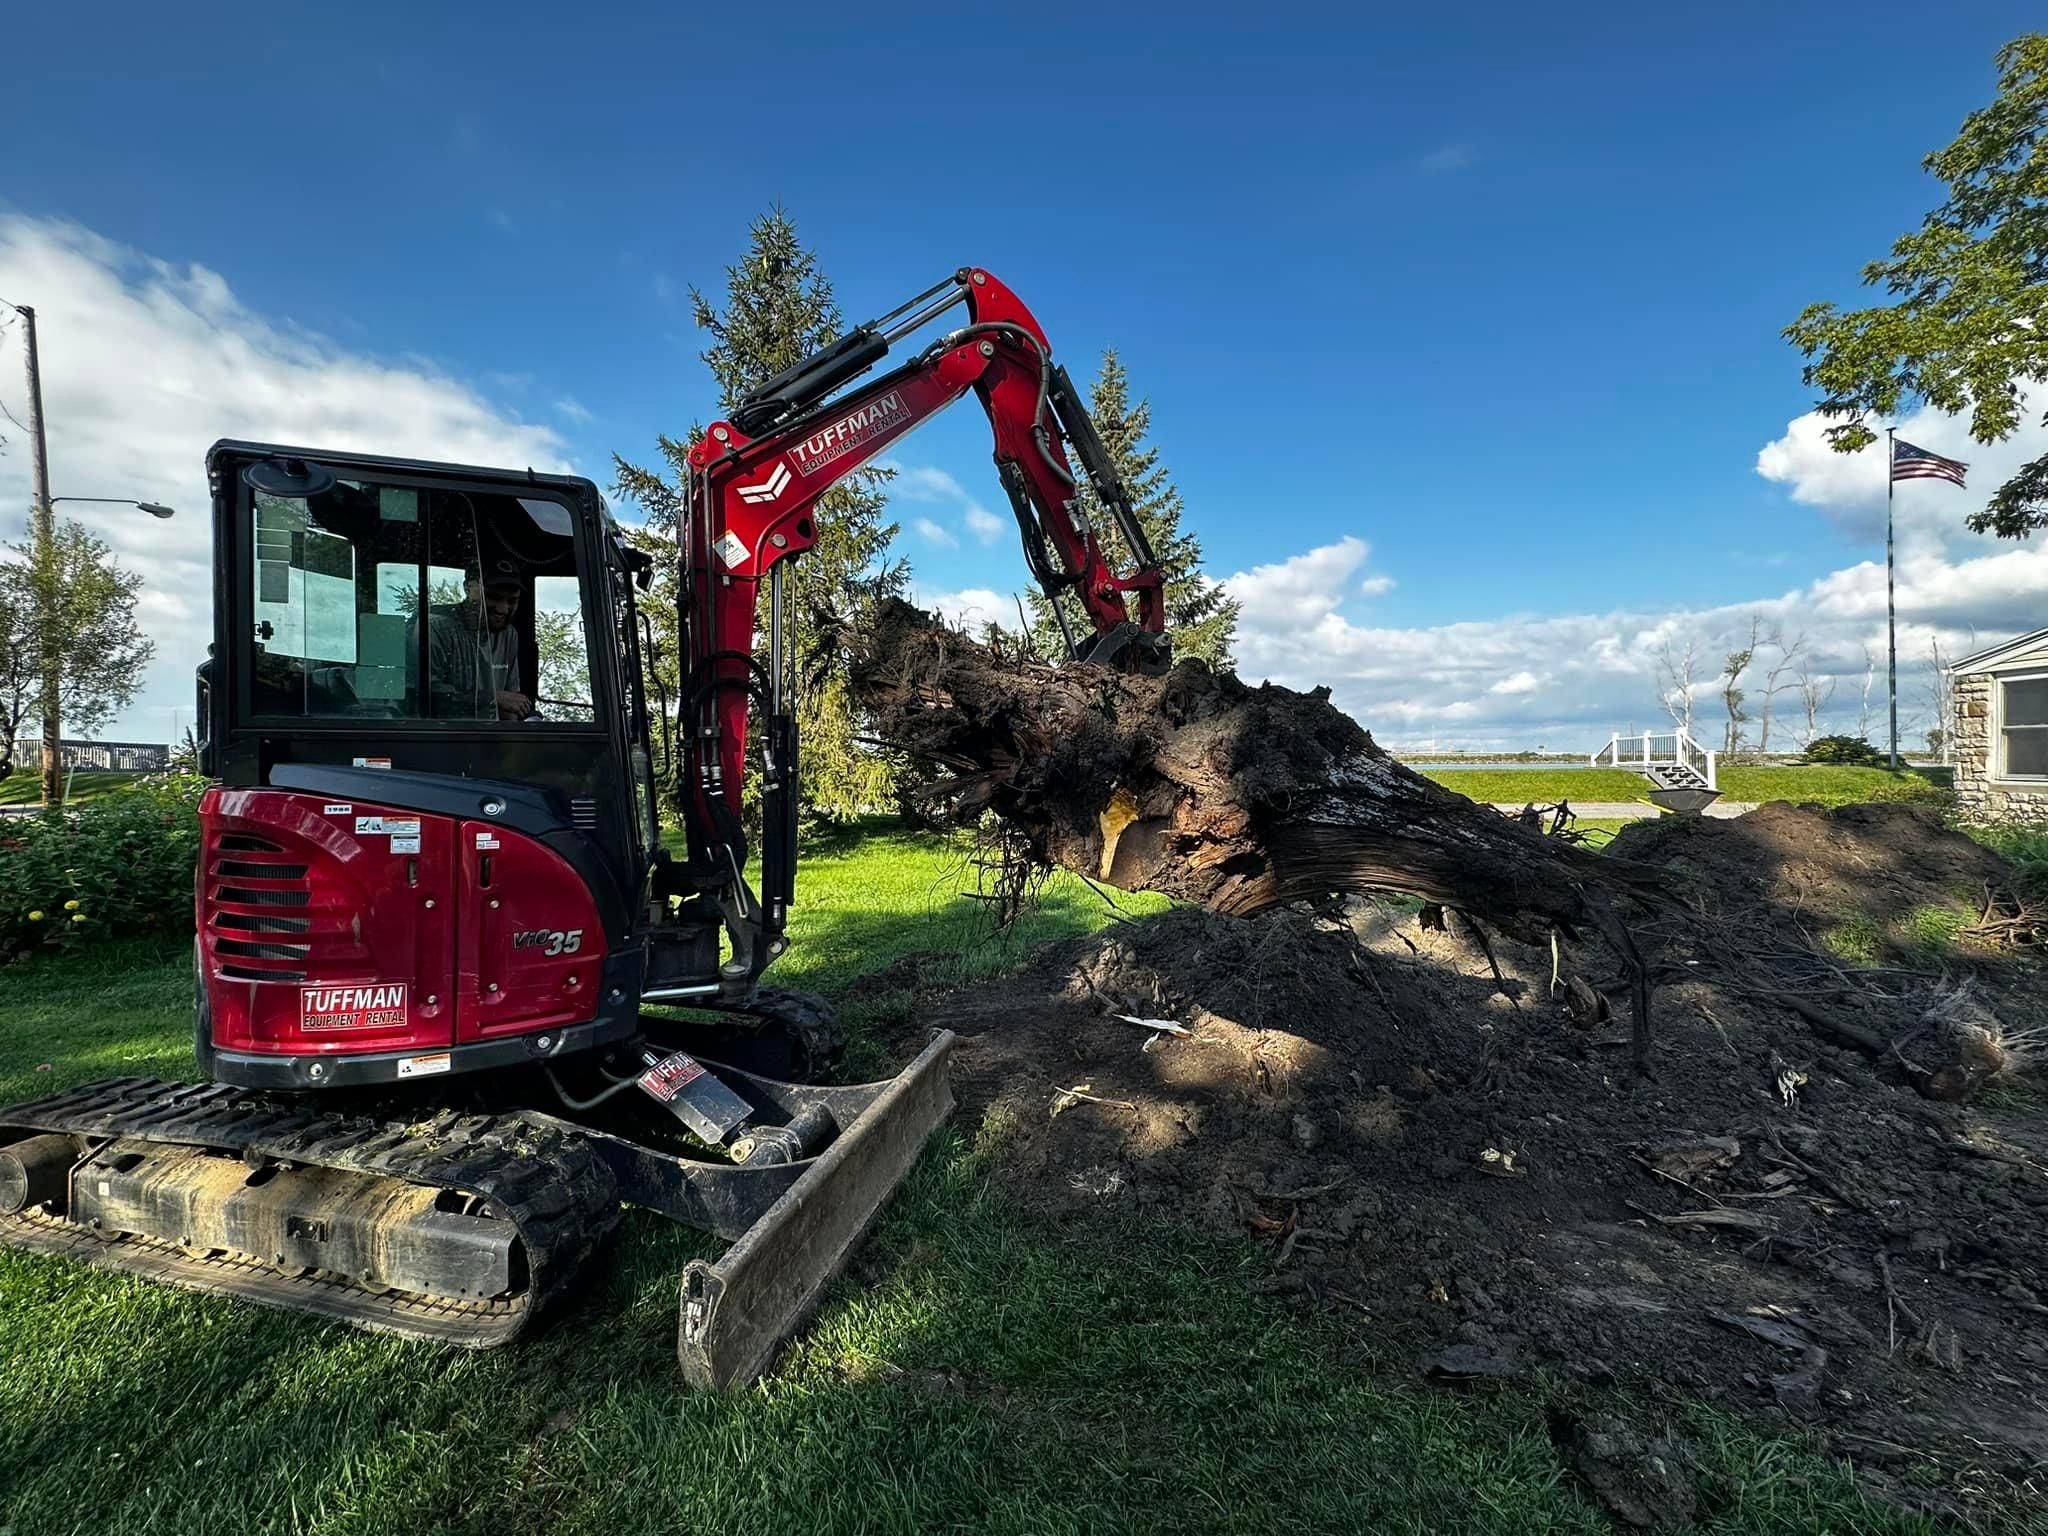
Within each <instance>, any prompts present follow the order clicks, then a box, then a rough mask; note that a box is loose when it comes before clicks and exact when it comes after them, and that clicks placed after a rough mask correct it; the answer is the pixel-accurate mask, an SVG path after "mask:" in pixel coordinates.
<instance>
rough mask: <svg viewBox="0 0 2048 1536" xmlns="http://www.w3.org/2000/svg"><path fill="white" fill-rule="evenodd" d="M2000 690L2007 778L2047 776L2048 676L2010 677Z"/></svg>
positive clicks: (2001, 726) (2001, 734)
mask: <svg viewBox="0 0 2048 1536" xmlns="http://www.w3.org/2000/svg"><path fill="white" fill-rule="evenodd" d="M1998 692H1999V699H1998V723H1999V736H2000V737H2001V739H2002V750H2003V752H2004V756H2005V768H2004V777H2006V778H2008V779H2048V676H2042V677H2009V678H2006V679H2004V680H2003V681H2001V682H2000V683H1999V685H1998Z"/></svg>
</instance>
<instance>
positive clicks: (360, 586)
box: [245, 480, 596, 726]
mask: <svg viewBox="0 0 2048 1536" xmlns="http://www.w3.org/2000/svg"><path fill="white" fill-rule="evenodd" d="M246 507H247V516H248V518H249V529H250V535H251V540H250V542H251V550H252V554H253V557H254V558H253V564H252V569H251V573H250V579H251V582H252V583H253V590H252V592H251V594H250V595H251V599H252V603H251V623H250V626H249V629H248V633H247V639H246V641H245V643H246V644H248V645H249V646H250V647H251V654H250V665H249V667H248V675H249V677H250V689H251V707H252V709H253V711H254V713H255V714H257V715H263V716H278V715H283V716H299V717H343V718H353V719H363V720H416V721H443V722H461V723H465V724H468V725H472V726H474V725H477V724H504V725H515V724H523V723H529V722H533V721H549V720H555V721H572V722H573V721H590V720H594V719H595V718H596V716H595V711H594V710H593V709H592V708H591V705H590V682H589V673H590V668H589V654H588V651H587V649H586V641H585V634H584V626H583V621H582V611H581V605H580V603H579V602H578V599H577V581H576V574H575V573H576V562H575V548H574V543H573V528H574V526H575V524H574V519H573V517H572V516H571V513H570V509H569V508H568V507H566V506H564V505H562V504H561V503H559V502H555V501H551V500H547V499H545V498H539V497H531V496H522V497H514V496H508V495H502V494H491V493H488V492H468V491H462V490H457V489H454V488H452V487H443V486H432V487H419V486H406V485H387V484H379V483H376V482H373V481H365V480H344V481H341V482H339V483H338V484H336V485H335V487H334V488H333V490H331V491H327V492H323V493H321V494H319V495H316V496H313V497H310V498H302V499H301V498H288V497H278V496H272V495H268V494H265V493H262V492H253V493H250V494H249V496H248V500H247V503H246Z"/></svg>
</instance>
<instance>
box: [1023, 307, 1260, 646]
mask: <svg viewBox="0 0 2048 1536" xmlns="http://www.w3.org/2000/svg"><path fill="white" fill-rule="evenodd" d="M1088 414H1089V415H1090V416H1091V417H1093V418H1094V421H1095V430H1096V431H1097V432H1098V433H1099V434H1100V435H1101V437H1102V442H1103V446H1104V447H1106V448H1107V449H1108V450H1109V457H1110V462H1111V463H1112V464H1114V465H1115V466H1116V472H1117V475H1118V476H1119V477H1120V478H1121V479H1122V481H1123V483H1124V489H1125V490H1127V491H1128V492H1129V493H1130V497H1131V506H1132V508H1133V509H1134V510H1135V511H1136V512H1137V514H1138V526H1139V527H1141V528H1143V529H1144V531H1145V537H1146V538H1147V539H1148V540H1149V541H1150V542H1151V545H1152V553H1153V555H1154V556H1155V557H1156V558H1157V559H1158V561H1159V569H1160V571H1161V572H1162V573H1163V574H1164V576H1165V578H1166V628H1167V632H1168V634H1170V635H1171V636H1172V637H1173V654H1174V655H1175V656H1176V657H1181V656H1197V657H1200V658H1201V659H1202V660H1203V661H1206V662H1208V663H1209V665H1210V666H1212V667H1228V666H1229V665H1230V664H1231V660H1230V646H1231V642H1232V641H1233V640H1234V639H1235V638H1236V637H1237V613H1238V608H1239V604H1238V601H1237V599H1236V598H1234V597H1232V596H1230V594H1229V593H1227V592H1225V591H1224V590H1223V588H1222V586H1221V585H1220V584H1219V583H1216V582H1213V581H1211V580H1209V579H1208V578H1207V577H1206V576H1204V575H1203V574H1202V541H1201V540H1200V539H1199V538H1197V537H1196V536H1195V535H1194V534H1193V533H1192V532H1190V531H1188V530H1186V529H1183V528H1182V527H1181V512H1182V511H1183V507H1182V504H1181V497H1180V490H1179V488H1178V487H1176V486H1175V485H1174V483H1173V476H1172V475H1171V474H1169V473H1168V472H1167V469H1166V466H1165V465H1163V464H1161V463H1160V462H1159V450H1158V449H1157V448H1156V447H1154V446H1152V445H1151V444H1149V443H1147V442H1146V441H1145V437H1146V433H1147V432H1149V431H1150V430H1151V426H1152V404H1151V402H1150V401H1148V400H1139V401H1137V402H1136V403H1133V402H1132V400H1131V381H1130V375H1129V374H1128V373H1127V372H1126V371H1125V369H1124V364H1123V359H1122V358H1120V357H1118V356H1117V354H1116V349H1115V348H1114V347H1111V348H1109V349H1108V350H1107V351H1105V352H1104V353H1103V354H1102V372H1101V374H1100V375H1099V376H1098V377H1097V378H1096V380H1095V387H1094V388H1093V389H1092V390H1090V391H1089V401H1088ZM1077 473H1078V469H1077ZM1081 484H1082V494H1081V506H1082V509H1083V510H1084V511H1085V512H1086V513H1087V514H1088V518H1089V521H1090V522H1091V523H1093V524H1094V526H1095V528H1096V530H1097V531H1098V532H1099V533H1100V534H1101V536H1102V544H1103V553H1104V555H1106V556H1107V557H1108V559H1109V563H1110V564H1111V565H1112V566H1113V567H1114V568H1115V569H1116V571H1117V572H1118V573H1119V574H1120V575H1128V574H1129V573H1130V572H1131V571H1132V570H1134V569H1135V568H1136V566H1137V559H1136V557H1135V555H1134V554H1133V552H1132V551H1131V550H1130V549H1129V548H1128V547H1126V545H1125V543H1124V539H1123V535H1122V533H1121V532H1119V531H1118V529H1117V526H1116V523H1115V521H1114V520H1113V519H1112V518H1111V517H1110V516H1109V514H1108V512H1107V511H1106V510H1105V509H1104V508H1103V507H1102V505H1101V503H1100V502H1098V501H1097V500H1096V498H1095V493H1094V491H1093V490H1091V489H1089V488H1088V483H1087V477H1086V476H1081ZM1131 607H1132V617H1133V618H1135V617H1136V616H1137V605H1136V603H1135V602H1133V603H1132V605H1131ZM1031 609H1032V621H1033V622H1032V644H1033V645H1034V646H1035V647H1036V648H1037V649H1038V650H1039V651H1040V652H1042V653H1043V654H1045V655H1048V656H1053V657H1059V656H1063V655H1065V654H1066V650H1065V642H1064V641H1063V640H1062V639H1061V638H1060V633H1059V629H1058V627H1057V626H1056V625H1055V623H1054V621H1053V617H1052V611H1051V609H1050V607H1049V606H1048V605H1047V603H1046V600H1045V597H1044V595H1043V594H1041V593H1037V592H1034V593H1032V594H1031ZM1067 619H1068V622H1069V623H1071V624H1074V625H1076V626H1077V627H1076V632H1075V638H1076V639H1077V640H1078V639H1080V638H1082V637H1083V635H1084V634H1085V632H1086V631H1085V628H1083V627H1082V619H1081V616H1080V613H1079V608H1078V605H1076V604H1073V603H1069V604H1068V607H1067Z"/></svg>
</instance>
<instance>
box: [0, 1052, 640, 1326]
mask: <svg viewBox="0 0 2048 1536" xmlns="http://www.w3.org/2000/svg"><path fill="white" fill-rule="evenodd" d="M11 1131H21V1132H37V1131H56V1132H65V1133H69V1134H71V1135H75V1136H82V1137H86V1138H89V1139H92V1140H99V1139H108V1140H115V1139H118V1140H138V1141H152V1142H167V1143H171V1144H174V1145H180V1146H193V1147H205V1148H208V1149H211V1150H215V1151H220V1152H226V1153H230V1154H234V1155H237V1156H242V1157H245V1158H255V1159H260V1158H270V1159H274V1160H276V1161H278V1162H289V1163H298V1164H304V1165H307V1166H313V1167H322V1168H338V1169H342V1170H344V1171H346V1172H349V1173H358V1174H365V1175H372V1176H377V1177H383V1178H393V1179H403V1180H404V1181H406V1182H407V1183H410V1184H425V1185H429V1186H432V1187H435V1188H446V1189H454V1190H460V1191H462V1192H463V1193H465V1194H469V1195H478V1196H482V1197H483V1198H485V1199H487V1200H489V1201H490V1202H491V1204H492V1205H493V1206H494V1207H495V1213H496V1214H498V1215H500V1216H502V1217H503V1218H504V1219H506V1220H509V1221H511V1222H512V1223H513V1225H514V1226H515V1227H516V1228H517V1229H518V1233H519V1239H520V1243H521V1245H522V1246H523V1248H524V1251H525V1255H526V1270H527V1279H526V1286H525V1288H524V1289H523V1290H521V1291H519V1292H517V1293H515V1294H514V1295H512V1296H510V1297H508V1298H501V1299H498V1300H494V1301H488V1302H466V1301H454V1300H446V1299H439V1298H433V1297H422V1296H414V1295H410V1294H407V1293H402V1292H395V1291H373V1290H370V1289H367V1288H365V1287H363V1286H360V1285H355V1284H351V1283H350V1282H349V1281H347V1280H346V1279H344V1278H341V1277H338V1276H334V1275H328V1274H317V1273H309V1272H302V1271H291V1272H286V1271H281V1270H276V1269H272V1268H270V1267H269V1266H266V1265H260V1264H256V1263H252V1262H250V1261H248V1260H246V1259H239V1258H235V1257H231V1256H225V1255H215V1256H212V1257H208V1256H205V1255H197V1254H193V1253H191V1252H189V1251H187V1250H185V1249H181V1248H179V1247H177V1246H176V1245H174V1244H168V1243H163V1242H158V1241H155V1240H152V1239H147V1238H132V1237H131V1238H109V1237H103V1236H101V1235H100V1234H98V1233H95V1232H92V1231H90V1230H89V1229H87V1228H85V1227H82V1226H76V1225H73V1224H72V1223H70V1222H67V1221H64V1220H62V1219H61V1218H55V1217H50V1216H46V1215H40V1214H29V1215H21V1216H12V1217H0V1243H4V1244H6V1245H8V1246H12V1247H22V1248H29V1249H33V1250H35V1251H38V1252H44V1253H63V1254H66V1255H68V1256H71V1257H75V1258H80V1259H85V1260H88V1261H90V1262H97V1263H102V1264H106V1265H109V1266H111V1267H113V1268H117V1269H123V1270H127V1271H130V1272H132V1273H138V1274H142V1275H145V1276H147V1277H149V1278H151V1279H158V1280H169V1281H171V1282H173V1283H176V1284H181V1285H188V1286H192V1287H194V1288H196V1289H201V1290H211V1291H218V1292H225V1293H227V1294H230V1295H235V1296H240V1297H243V1298H244V1299H246V1300H251V1301H257V1302H262V1303H264V1304H266V1305H270V1306H278V1307H285V1308H288V1309H291V1310H294V1311H300V1312H309V1313H313V1314H315V1315H319V1316H326V1317H337V1318H341V1319H343V1320H345V1321H348V1322H351V1323H354V1324H356V1325H357V1326H358V1327H364V1328H371V1329H375V1330H377V1331H379V1332H387V1333H398V1334H404V1335H406V1336H408V1337H413V1338H426V1339H437V1340H440V1341H443V1342H447V1343H455V1344H465V1345H470V1346H474V1347H479V1348H485V1347H490V1346H494V1345H499V1344H506V1343H510V1342H511V1341H512V1340H513V1339H515V1338H517V1337H518V1336H519V1335H520V1334H521V1333H522V1332H524V1331H525V1330H526V1328H527V1327H528V1326H529V1324H530V1323H531V1322H532V1320H533V1319H534V1317H535V1316H536V1315H538V1314H539V1313H540V1312H542V1311H543V1310H545V1309H546V1307H547V1306H548V1304H549V1303H550V1302H551V1301H552V1300H554V1299H555V1298H556V1297H558V1296H559V1295H561V1294H562V1293H563V1292H564V1291H565V1290H566V1289H567V1288H568V1286H569V1284H570V1282H571V1281H572V1279H573V1277H574V1275H575V1274H576V1271H577V1269H578V1268H579V1267H580V1266H581V1264H582V1263H583V1261H584V1260H585V1259H586V1258H588V1257H589V1256H590V1254H591V1252H592V1250H593V1249H595V1248H596V1247H597V1245H598V1243H599V1242H600V1241H602V1240H603V1238H604V1236H605V1234H606V1233H607V1232H609V1231H610V1230H611V1228H612V1227H613V1226H614V1225H615V1224H616V1223H617V1221H618V1219H619V1200H618V1189H617V1186H616V1184H615V1182H614V1180H613V1178H612V1174H611V1170H610V1169H608V1168H607V1167H605V1165H604V1164H603V1163H602V1162H600V1161H599V1160H598V1159H597V1157H596V1156H595V1155H594V1154H593V1153H592V1151H591V1149H590V1146H589V1144H588V1143H587V1142H585V1141H584V1140H583V1138H581V1137H580V1136H576V1135H574V1134H571V1133H568V1132H565V1131H563V1130H562V1129H561V1128H560V1127H559V1126H556V1125H551V1124H547V1123H544V1122H541V1121H537V1120H533V1119H529V1118H527V1117H525V1116H522V1115H518V1114H496V1115H464V1114H458V1113H456V1112H455V1111H453V1110H442V1111H440V1112H438V1113H435V1114H432V1115H430V1116H428V1117H426V1118H424V1119H421V1120H416V1121H405V1122H400V1121H381V1120H375V1119H371V1118H369V1117H367V1116H357V1115H341V1114H335V1113H331V1112H327V1111H322V1110H319V1109H317V1108H315V1107H312V1106H310V1105H307V1104H304V1103H300V1102H296V1101H294V1100H291V1099H285V1098H279V1097H276V1096H274V1095H270V1094H264V1093H255V1092H249V1091H247V1090H244V1089H239V1088H230V1087H226V1086H223V1085H221V1084H214V1083H166V1082H159V1081H156V1080H154V1079H150V1078H139V1077H127V1078H115V1079H111V1080H109V1081H106V1082H98V1083H89V1084H87V1085H86V1086H84V1087H82V1088H75V1089H72V1090H71V1091H70V1092H68V1093H60V1094H54V1095H52V1096H51V1097H49V1098H45V1099H36V1100H33V1101H31V1102H30V1103H26V1104H16V1105H11V1106H7V1107H4V1108H0V1133H5V1132H11ZM10 1139H11V1138H10Z"/></svg>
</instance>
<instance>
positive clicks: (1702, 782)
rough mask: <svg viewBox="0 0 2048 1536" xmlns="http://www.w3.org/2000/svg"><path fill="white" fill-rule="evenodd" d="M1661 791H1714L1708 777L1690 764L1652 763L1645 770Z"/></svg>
mask: <svg viewBox="0 0 2048 1536" xmlns="http://www.w3.org/2000/svg"><path fill="white" fill-rule="evenodd" d="M1644 771H1645V773H1646V774H1647V776H1648V778H1649V780H1650V782H1651V783H1652V784H1654V785H1656V786H1657V787H1658V788H1659V789H1712V788H1713V787H1714V786H1713V785H1711V784H1709V783H1708V782H1707V776H1706V775H1705V774H1704V773H1701V772H1700V771H1699V769H1697V768H1695V767H1693V766H1692V764H1690V763H1652V764H1651V765H1650V766H1649V768H1647V769H1646V770H1644Z"/></svg>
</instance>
